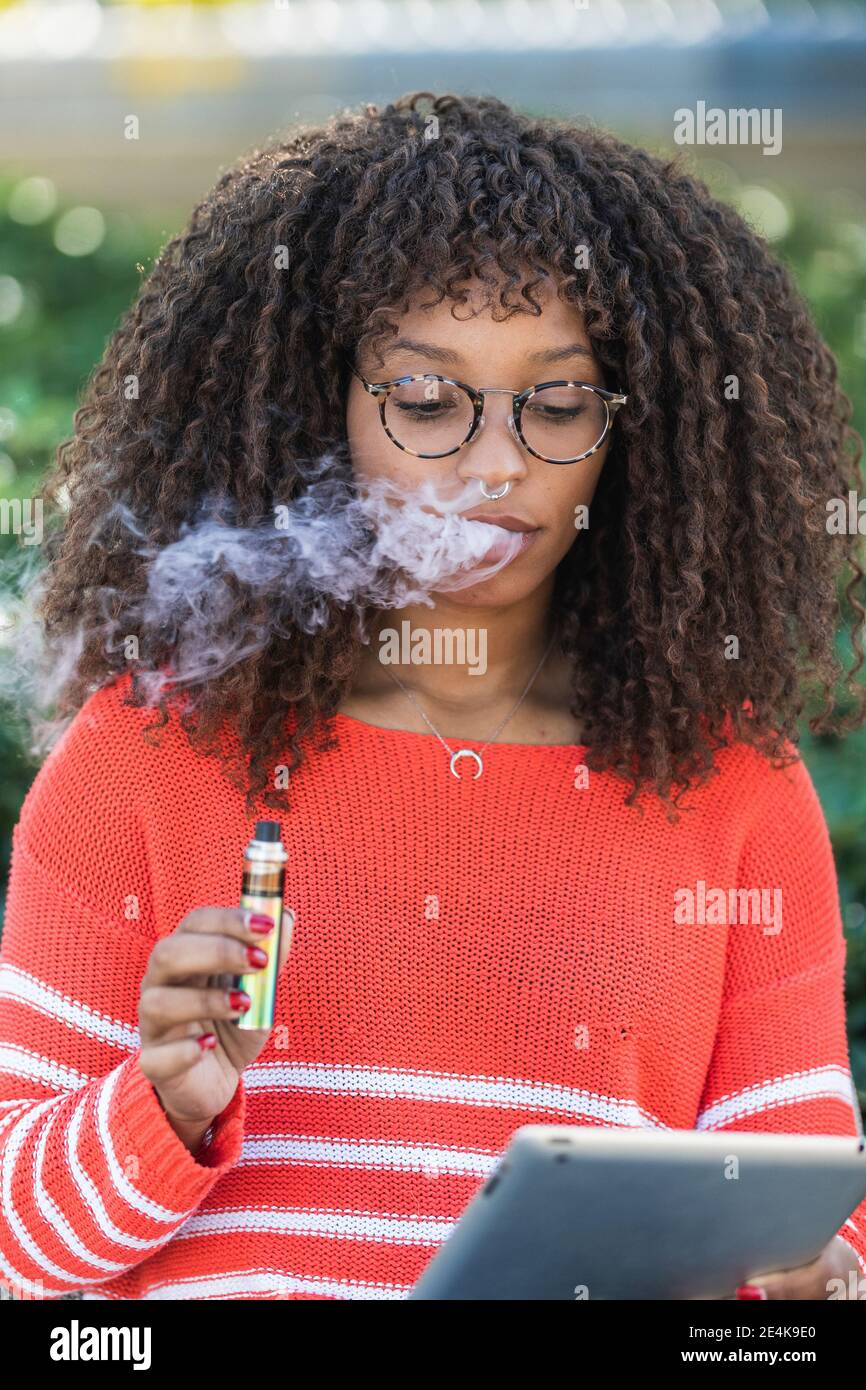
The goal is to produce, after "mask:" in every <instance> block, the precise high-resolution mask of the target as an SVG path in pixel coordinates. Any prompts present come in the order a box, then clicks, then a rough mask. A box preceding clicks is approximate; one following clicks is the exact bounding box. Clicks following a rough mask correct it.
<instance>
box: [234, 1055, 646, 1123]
mask: <svg viewBox="0 0 866 1390" xmlns="http://www.w3.org/2000/svg"><path fill="white" fill-rule="evenodd" d="M243 1075H244V1085H245V1087H246V1088H247V1090H248V1091H249V1092H251V1093H252V1092H255V1091H280V1092H285V1091H286V1090H298V1091H322V1092H327V1093H330V1094H332V1095H339V1096H344V1097H346V1098H347V1099H354V1098H356V1097H357V1096H377V1097H381V1098H382V1099H387V1100H425V1101H437V1102H443V1103H447V1104H456V1105H483V1106H491V1107H493V1108H501V1109H508V1110H550V1111H554V1112H556V1113H557V1114H567V1115H589V1116H591V1117H592V1118H593V1119H597V1120H602V1121H604V1122H605V1123H607V1124H612V1125H620V1126H623V1127H632V1126H635V1127H639V1128H649V1129H668V1128H669V1126H668V1125H665V1124H663V1123H662V1121H661V1120H659V1119H657V1118H656V1116H655V1115H652V1114H650V1112H649V1111H646V1110H644V1109H643V1108H642V1107H641V1106H639V1105H638V1104H637V1102H636V1101H634V1100H621V1099H618V1098H617V1097H615V1096H606V1095H601V1094H599V1093H598V1092H597V1091H584V1090H579V1089H577V1088H574V1087H570V1086H557V1085H553V1084H550V1083H547V1082H543V1081H523V1080H515V1079H512V1078H509V1077H486V1076H461V1075H459V1074H458V1073H454V1072H425V1071H413V1070H411V1069H409V1068H405V1069H402V1068H401V1069H398V1068H388V1069H386V1068H384V1067H354V1066H342V1067H331V1066H327V1065H325V1064H324V1063H322V1064H317V1063H305V1062H264V1063H260V1064H259V1065H258V1066H256V1065H255V1064H253V1065H251V1066H249V1067H247V1068H245V1070H244V1074H243Z"/></svg>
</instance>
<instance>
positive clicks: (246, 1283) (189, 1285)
mask: <svg viewBox="0 0 866 1390" xmlns="http://www.w3.org/2000/svg"><path fill="white" fill-rule="evenodd" d="M411 1290H412V1285H411V1284H364V1283H361V1282H360V1281H358V1282H355V1281H353V1280H351V1279H318V1278H315V1277H311V1276H303V1275H298V1274H281V1273H275V1272H274V1271H273V1270H267V1271H265V1272H264V1273H262V1274H258V1273H252V1272H249V1271H246V1270H237V1271H234V1270H233V1271H229V1272H227V1273H224V1274H213V1275H200V1276H198V1277H196V1276H191V1277H190V1278H188V1279H175V1280H172V1282H171V1283H165V1284H153V1285H152V1286H151V1287H150V1288H149V1289H148V1290H147V1292H146V1293H143V1294H142V1295H141V1301H142V1302H144V1301H146V1300H148V1299H150V1300H152V1301H154V1302H155V1301H158V1300H162V1299H192V1298H194V1299H202V1300H206V1299H217V1300H219V1299H225V1298H230V1297H231V1295H232V1294H237V1295H240V1296H242V1295H243V1294H257V1295H258V1296H259V1297H260V1298H266V1297H271V1298H273V1299H274V1301H278V1300H279V1299H281V1298H284V1297H285V1295H286V1294H289V1293H308V1294H319V1295H324V1296H325V1297H331V1298H343V1299H403V1298H406V1297H407V1296H408V1295H409V1293H410V1292H411ZM117 1297H118V1295H116V1294H115V1295H112V1294H105V1293H97V1292H96V1291H95V1290H91V1289H86V1290H85V1291H84V1293H83V1295H82V1302H84V1301H85V1300H86V1301H88V1302H93V1301H96V1300H102V1301H103V1302H106V1301H111V1299H112V1298H117Z"/></svg>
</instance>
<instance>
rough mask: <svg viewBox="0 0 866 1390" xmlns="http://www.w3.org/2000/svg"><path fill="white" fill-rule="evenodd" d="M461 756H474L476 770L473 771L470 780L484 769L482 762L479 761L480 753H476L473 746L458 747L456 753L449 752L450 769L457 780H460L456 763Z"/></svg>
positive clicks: (475, 777) (478, 775)
mask: <svg viewBox="0 0 866 1390" xmlns="http://www.w3.org/2000/svg"><path fill="white" fill-rule="evenodd" d="M461 758H474V759H475V761H476V763H477V764H478V770H477V772H473V774H472V780H473V782H474V781H475V780H476V779H477V778H478V777H480V776H481V774H482V772H483V771H484V764H483V763H482V761H481V754H480V753H476V751H475V749H474V748H458V750H457V752H456V753H452V754H451V771H452V772H453V773H454V776H455V777H456V778H457V780H458V782H459V781H461V780H462V779H461V777H460V773H459V772H458V771H457V763H459V761H460V759H461Z"/></svg>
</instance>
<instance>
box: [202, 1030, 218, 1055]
mask: <svg viewBox="0 0 866 1390" xmlns="http://www.w3.org/2000/svg"><path fill="white" fill-rule="evenodd" d="M216 1041H217V1040H216V1033H202V1035H201V1037H200V1038H199V1040H198V1045H199V1047H200V1048H201V1050H202V1052H207V1051H208V1049H209V1048H211V1047H216Z"/></svg>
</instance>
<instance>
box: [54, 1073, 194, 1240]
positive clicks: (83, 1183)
mask: <svg viewBox="0 0 866 1390" xmlns="http://www.w3.org/2000/svg"><path fill="white" fill-rule="evenodd" d="M120 1065H121V1066H123V1063H121V1064H120ZM114 1075H115V1074H114V1072H110V1073H109V1076H108V1078H107V1080H108V1081H110V1080H111V1078H112V1077H114ZM115 1080H116V1077H115ZM90 1100H91V1097H90V1096H89V1095H84V1096H82V1098H81V1100H80V1102H79V1103H78V1105H77V1106H76V1107H75V1110H74V1112H73V1115H72V1119H71V1120H70V1122H69V1125H68V1128H67V1130H66V1161H67V1164H68V1165H69V1172H70V1174H71V1176H72V1180H73V1182H74V1183H75V1186H76V1187H77V1189H78V1195H79V1197H80V1199H81V1201H82V1203H83V1204H84V1205H85V1206H86V1207H87V1208H88V1210H89V1212H90V1215H91V1217H92V1219H93V1220H94V1221H95V1223H96V1225H97V1226H98V1227H99V1229H100V1230H101V1231H102V1233H103V1235H104V1236H107V1238H108V1239H109V1240H110V1241H111V1242H112V1244H114V1245H120V1246H122V1247H124V1248H125V1249H127V1250H153V1249H155V1248H157V1247H159V1246H161V1245H165V1243H166V1241H167V1240H168V1239H170V1237H171V1234H172V1232H171V1231H167V1232H166V1233H165V1235H162V1236H157V1237H156V1239H155V1240H139V1238H138V1237H137V1236H131V1235H129V1233H128V1232H127V1231H121V1230H120V1228H119V1227H118V1226H115V1224H114V1222H113V1221H112V1220H111V1217H110V1216H109V1215H108V1211H107V1209H106V1206H105V1203H104V1202H103V1200H102V1197H101V1195H100V1192H99V1189H98V1188H97V1186H96V1184H95V1183H94V1182H93V1181H92V1179H91V1177H90V1175H89V1174H88V1173H87V1172H85V1170H84V1168H83V1167H82V1164H81V1161H80V1159H79V1157H78V1136H79V1133H80V1130H81V1126H82V1124H83V1122H84V1115H85V1111H86V1109H87V1106H88V1104H89V1103H90ZM89 1122H90V1123H91V1124H92V1123H93V1121H92V1117H89ZM180 1219H182V1217H181V1218H180Z"/></svg>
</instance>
